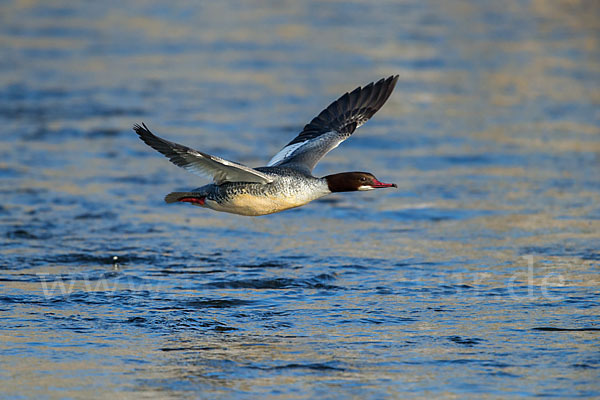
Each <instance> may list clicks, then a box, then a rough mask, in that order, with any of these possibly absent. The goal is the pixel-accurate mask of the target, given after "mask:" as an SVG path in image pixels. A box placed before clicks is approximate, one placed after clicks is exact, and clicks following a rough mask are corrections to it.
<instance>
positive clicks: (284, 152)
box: [267, 140, 309, 167]
mask: <svg viewBox="0 0 600 400" xmlns="http://www.w3.org/2000/svg"><path fill="white" fill-rule="evenodd" d="M307 142H309V140H306V141H304V142H299V143H294V144H290V145H289V146H285V147H284V148H283V149H281V150H279V153H277V154H275V155H274V156H273V158H271V161H269V163H268V164H267V167H272V166H273V165H276V164H279V163H280V162H282V161H284V160H285V159H286V158H288V157H289V156H291V155H292V154H293V153H294V151H296V150H297V149H298V148H300V147H302V146H304V145H305V144H306V143H307Z"/></svg>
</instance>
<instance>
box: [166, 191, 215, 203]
mask: <svg viewBox="0 0 600 400" xmlns="http://www.w3.org/2000/svg"><path fill="white" fill-rule="evenodd" d="M203 197H206V195H202V194H200V193H195V192H171V193H169V194H168V195H166V196H165V202H166V203H168V204H171V203H177V202H178V201H180V200H181V199H184V198H199V199H200V198H203Z"/></svg>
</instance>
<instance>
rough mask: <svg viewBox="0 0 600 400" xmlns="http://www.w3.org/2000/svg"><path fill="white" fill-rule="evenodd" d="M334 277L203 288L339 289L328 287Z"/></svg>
mask: <svg viewBox="0 0 600 400" xmlns="http://www.w3.org/2000/svg"><path fill="white" fill-rule="evenodd" d="M333 279H335V277H333V276H332V275H329V274H321V275H317V276H315V277H312V278H309V279H292V278H264V279H241V280H228V281H224V280H223V281H215V282H211V283H207V284H206V285H205V287H208V288H219V289H289V288H308V289H339V287H338V286H335V285H330V284H328V283H326V282H327V281H330V280H333Z"/></svg>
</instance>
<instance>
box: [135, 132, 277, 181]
mask: <svg viewBox="0 0 600 400" xmlns="http://www.w3.org/2000/svg"><path fill="white" fill-rule="evenodd" d="M133 130H134V131H135V133H137V134H138V135H139V137H140V139H142V140H143V141H144V143H146V144H147V145H148V146H150V147H152V148H153V149H155V150H157V151H158V152H160V153H162V154H164V155H165V156H167V157H168V158H169V160H171V162H172V163H173V164H175V165H177V166H179V167H182V168H185V169H187V170H188V171H190V172H193V173H195V174H198V175H203V176H210V177H212V178H213V181H214V182H215V183H216V184H217V185H219V184H221V183H225V182H255V183H270V182H272V181H273V179H272V178H270V177H269V176H268V175H266V174H264V173H262V172H260V171H257V170H255V169H253V168H249V167H246V166H245V165H242V164H237V163H234V162H232V161H228V160H224V159H222V158H220V157H216V156H212V155H210V154H206V153H202V152H200V151H197V150H194V149H190V148H189V147H186V146H183V145H180V144H177V143H173V142H170V141H168V140H165V139H162V138H160V137H158V136H156V135H154V134H153V133H152V132H150V130H149V129H148V128H147V127H146V125H144V124H143V123H142V126H139V125H138V124H135V125H134V126H133Z"/></svg>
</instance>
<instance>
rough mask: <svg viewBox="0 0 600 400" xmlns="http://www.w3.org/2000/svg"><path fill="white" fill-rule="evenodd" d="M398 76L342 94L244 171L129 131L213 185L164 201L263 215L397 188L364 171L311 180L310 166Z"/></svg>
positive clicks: (366, 114) (371, 109) (373, 107)
mask: <svg viewBox="0 0 600 400" xmlns="http://www.w3.org/2000/svg"><path fill="white" fill-rule="evenodd" d="M397 81H398V75H395V76H390V77H389V78H387V79H381V80H379V81H378V82H377V83H373V82H371V83H369V84H368V85H366V86H364V87H362V88H361V87H358V88H356V89H355V90H353V91H352V92H351V93H345V94H344V95H343V96H342V97H340V98H339V99H338V100H336V101H334V102H333V103H331V104H330V105H329V107H327V108H326V109H325V110H323V111H321V113H320V114H319V115H318V116H317V117H315V118H314V119H313V120H312V121H310V123H309V124H307V125H306V126H305V127H304V129H303V130H302V132H300V134H299V135H298V136H296V138H294V140H292V141H291V142H289V143H288V144H287V145H286V146H285V147H284V148H283V149H281V150H280V151H279V152H278V153H277V154H275V156H274V157H273V158H272V159H271V161H269V163H268V164H267V166H266V167H259V168H250V167H247V166H245V165H242V164H238V163H235V162H232V161H228V160H225V159H222V158H220V157H216V156H212V155H210V154H206V153H203V152H200V151H197V150H194V149H191V148H189V147H186V146H182V145H180V144H177V143H173V142H170V141H168V140H165V139H162V138H159V137H158V136H156V135H154V134H153V133H152V132H150V130H149V129H148V128H147V127H146V125H145V124H144V123H142V126H140V125H138V124H135V125H134V126H133V129H134V130H135V132H136V133H137V134H138V135H139V137H140V138H141V139H142V140H143V141H144V142H145V143H146V144H147V145H148V146H150V147H152V148H153V149H155V150H157V151H159V152H160V153H162V154H164V155H165V156H167V157H168V158H169V159H170V160H171V162H172V163H173V164H175V165H177V166H179V167H183V168H185V169H187V170H188V171H190V172H193V173H196V174H199V175H203V176H211V177H212V178H213V183H211V184H208V185H205V186H202V187H200V188H198V189H194V190H192V191H189V192H172V193H169V194H168V195H167V196H166V197H165V201H166V202H167V203H176V202H184V203H190V204H193V205H196V206H200V207H204V208H210V209H212V210H215V211H223V212H228V213H233V214H239V215H252V216H256V215H266V214H272V213H276V212H279V211H283V210H287V209H290V208H294V207H299V206H302V205H304V204H307V203H309V202H311V201H313V200H316V199H318V198H320V197H323V196H326V195H328V194H330V193H334V192H352V191H357V190H372V189H377V188H387V187H397V186H396V184H394V183H383V182H380V181H379V180H377V178H375V176H373V175H372V174H370V173H368V172H342V173H338V174H333V175H327V176H325V177H323V178H317V177H315V176H313V175H312V170H313V168H314V167H315V165H316V164H317V163H318V162H319V160H320V159H321V158H323V157H324V156H325V155H326V154H327V153H328V152H329V151H331V150H333V149H334V148H336V147H337V146H338V145H339V144H340V143H342V142H343V141H344V140H346V139H348V138H349V137H350V135H352V133H353V132H354V131H355V130H356V129H357V128H358V127H360V126H361V125H363V124H364V123H365V122H367V121H368V120H369V118H371V117H372V116H373V114H375V113H376V112H377V111H378V110H379V109H380V108H381V107H382V106H383V104H384V103H385V102H386V100H387V99H388V98H389V97H390V94H391V93H392V91H393V90H394V86H396V82H397Z"/></svg>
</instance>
